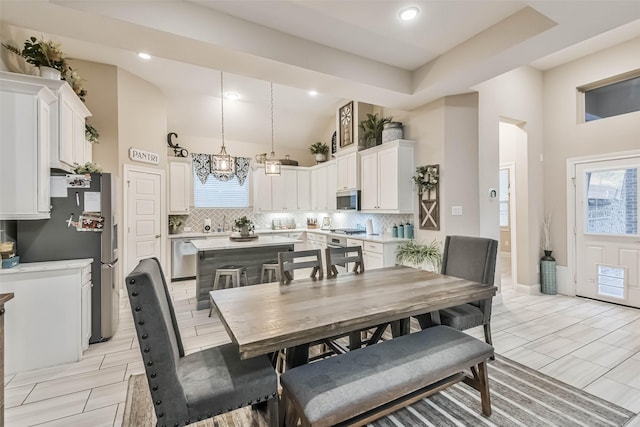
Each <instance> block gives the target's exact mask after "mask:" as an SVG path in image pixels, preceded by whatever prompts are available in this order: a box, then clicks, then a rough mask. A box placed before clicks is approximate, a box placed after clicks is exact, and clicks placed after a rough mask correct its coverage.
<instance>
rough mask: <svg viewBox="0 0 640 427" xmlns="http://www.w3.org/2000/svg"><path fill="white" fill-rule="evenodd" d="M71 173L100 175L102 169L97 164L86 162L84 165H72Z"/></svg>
mask: <svg viewBox="0 0 640 427" xmlns="http://www.w3.org/2000/svg"><path fill="white" fill-rule="evenodd" d="M73 173H76V174H83V173H102V167H100V165H98V164H97V163H92V162H87V163H85V164H84V165H81V164H78V163H74V164H73Z"/></svg>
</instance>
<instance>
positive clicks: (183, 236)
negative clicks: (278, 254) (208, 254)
mask: <svg viewBox="0 0 640 427" xmlns="http://www.w3.org/2000/svg"><path fill="white" fill-rule="evenodd" d="M304 231H307V229H306V228H288V229H282V230H271V229H267V228H265V229H261V230H260V229H259V230H256V231H255V233H256V234H258V235H261V234H283V233H302V232H304ZM230 234H231V232H230V231H225V232H221V233H218V232H213V233H204V232H193V231H188V232H186V233H179V234H169V238H170V239H188V238H195V237H206V238H209V239H211V238H216V237H224V236H229V235H230Z"/></svg>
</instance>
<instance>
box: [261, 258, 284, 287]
mask: <svg viewBox="0 0 640 427" xmlns="http://www.w3.org/2000/svg"><path fill="white" fill-rule="evenodd" d="M265 274H266V277H267V281H266V282H265V281H264V278H265ZM279 280H280V266H279V265H278V261H269V262H265V263H264V264H262V274H261V275H260V283H270V282H277V281H279Z"/></svg>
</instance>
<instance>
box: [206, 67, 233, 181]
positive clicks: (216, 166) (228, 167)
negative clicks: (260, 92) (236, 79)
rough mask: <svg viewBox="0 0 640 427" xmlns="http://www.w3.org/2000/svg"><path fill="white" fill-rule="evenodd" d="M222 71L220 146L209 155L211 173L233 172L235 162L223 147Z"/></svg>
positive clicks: (221, 81)
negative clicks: (217, 151) (216, 152)
mask: <svg viewBox="0 0 640 427" xmlns="http://www.w3.org/2000/svg"><path fill="white" fill-rule="evenodd" d="M222 74H223V73H222V71H220V120H221V122H222V126H221V129H222V148H221V149H220V152H219V153H218V154H214V155H212V156H211V173H224V174H233V173H234V171H235V166H236V162H235V159H234V158H233V157H231V156H230V155H229V154H227V150H226V148H225V147H224V95H223V94H224V82H223V76H222Z"/></svg>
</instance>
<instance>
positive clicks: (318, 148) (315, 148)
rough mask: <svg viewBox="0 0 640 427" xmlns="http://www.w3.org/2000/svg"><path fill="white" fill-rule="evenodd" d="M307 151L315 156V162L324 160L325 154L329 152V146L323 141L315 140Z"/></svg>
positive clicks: (325, 158)
mask: <svg viewBox="0 0 640 427" xmlns="http://www.w3.org/2000/svg"><path fill="white" fill-rule="evenodd" d="M309 151H311V154H314V155H315V156H316V161H317V162H324V161H326V160H327V154H329V146H328V145H327V144H325V143H324V142H316V143H313V144H311V146H310V147H309Z"/></svg>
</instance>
